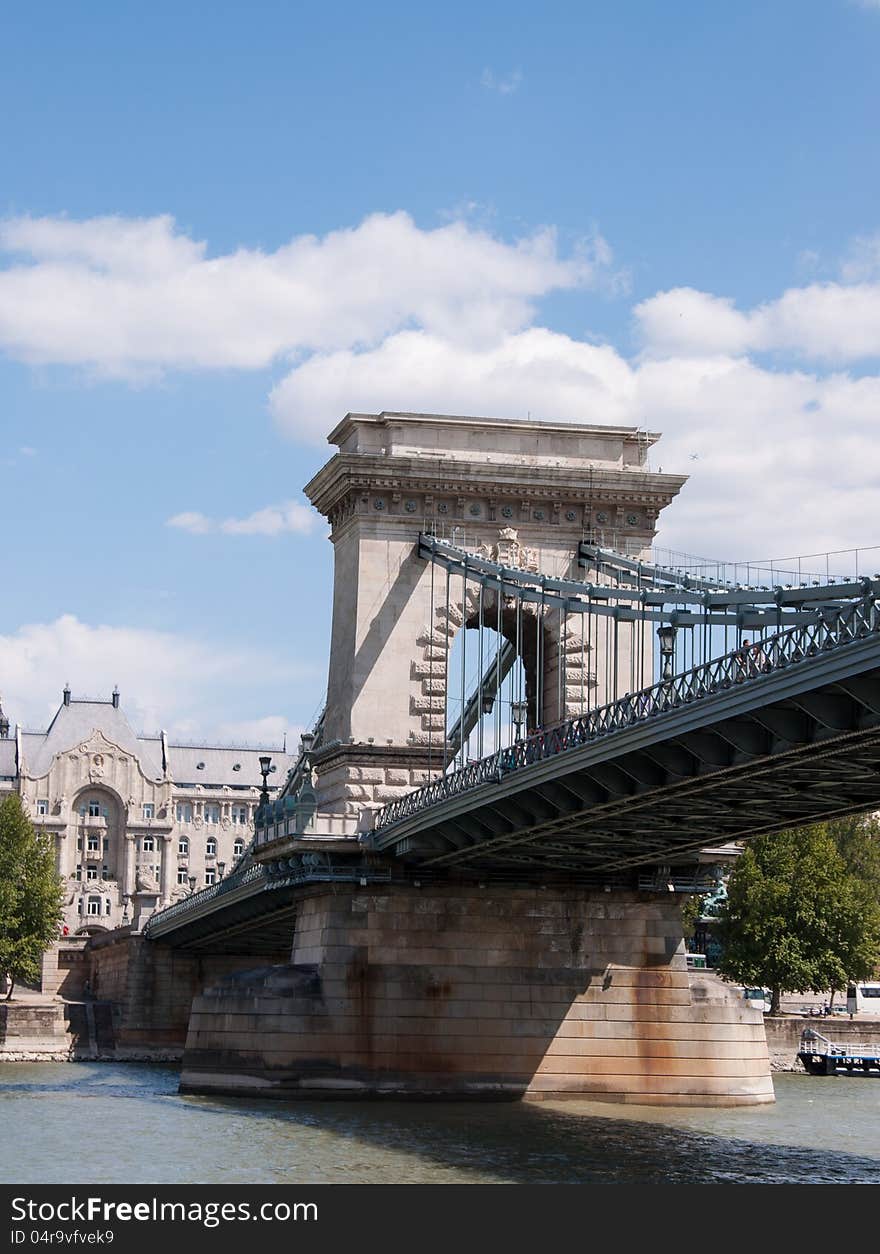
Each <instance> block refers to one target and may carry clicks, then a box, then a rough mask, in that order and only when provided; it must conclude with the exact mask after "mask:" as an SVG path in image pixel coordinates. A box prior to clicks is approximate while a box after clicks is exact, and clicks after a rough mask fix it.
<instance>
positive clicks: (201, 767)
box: [196, 762, 205, 771]
mask: <svg viewBox="0 0 880 1254" xmlns="http://www.w3.org/2000/svg"><path fill="white" fill-rule="evenodd" d="M204 769H205V764H204V762H196V770H197V771H203V770H204Z"/></svg>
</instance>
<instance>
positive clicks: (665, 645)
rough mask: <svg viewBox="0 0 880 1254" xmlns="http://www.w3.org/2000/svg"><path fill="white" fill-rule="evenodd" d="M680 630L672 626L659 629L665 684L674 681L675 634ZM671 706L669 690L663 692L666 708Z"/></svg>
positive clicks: (662, 677) (658, 636)
mask: <svg viewBox="0 0 880 1254" xmlns="http://www.w3.org/2000/svg"><path fill="white" fill-rule="evenodd" d="M677 630H678V628H677V627H674V626H673V625H672V624H669V625H666V624H664V626H662V627H658V628H657V640H658V642H659V644H660V659H661V661H662V663H663V669H662V671H661V674H660V678H661V679H662V681H663V683H664V684H667V685H668V684H669V681H670V680H671V679H672V658H673V655H674V653H675V633H676V631H677ZM668 704H669V688H668V687H667V688H666V689H665V690H664V692H663V706H664V708H665V707H666V706H667V705H668Z"/></svg>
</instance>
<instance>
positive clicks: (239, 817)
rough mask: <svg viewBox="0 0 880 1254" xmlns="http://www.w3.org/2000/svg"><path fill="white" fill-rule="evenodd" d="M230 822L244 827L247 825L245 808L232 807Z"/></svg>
mask: <svg viewBox="0 0 880 1254" xmlns="http://www.w3.org/2000/svg"><path fill="white" fill-rule="evenodd" d="M232 821H233V823H238V824H240V825H241V826H244V824H245V823H247V821H248V808H247V806H233V807H232Z"/></svg>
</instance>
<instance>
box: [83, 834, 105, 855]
mask: <svg viewBox="0 0 880 1254" xmlns="http://www.w3.org/2000/svg"><path fill="white" fill-rule="evenodd" d="M86 850H87V852H88V853H100V852H101V841H100V838H99V837H98V836H89V838H88V840H87V841H86Z"/></svg>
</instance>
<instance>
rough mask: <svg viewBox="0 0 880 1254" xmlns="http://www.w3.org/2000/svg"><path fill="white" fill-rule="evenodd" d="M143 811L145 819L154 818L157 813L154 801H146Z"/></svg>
mask: <svg viewBox="0 0 880 1254" xmlns="http://www.w3.org/2000/svg"><path fill="white" fill-rule="evenodd" d="M143 810H144V818H145V819H151V818H153V816H154V814H155V813H156V807H155V806H154V805H153V803H152V801H145V802H144V805H143Z"/></svg>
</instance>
